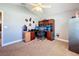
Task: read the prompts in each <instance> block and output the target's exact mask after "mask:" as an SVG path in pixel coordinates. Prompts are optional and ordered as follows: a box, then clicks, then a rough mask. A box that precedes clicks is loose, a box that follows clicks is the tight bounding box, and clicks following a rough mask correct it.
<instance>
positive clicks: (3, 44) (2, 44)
mask: <svg viewBox="0 0 79 59" xmlns="http://www.w3.org/2000/svg"><path fill="white" fill-rule="evenodd" d="M21 41H22V39H20V40H16V41H13V42H9V43H6V44H2V47H4V46H7V45H11V44H14V43H17V42H21Z"/></svg>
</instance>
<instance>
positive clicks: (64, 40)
mask: <svg viewBox="0 0 79 59" xmlns="http://www.w3.org/2000/svg"><path fill="white" fill-rule="evenodd" d="M56 39H57V40H59V41H62V42H66V43H68V42H69V41H68V40H66V39H61V38H56Z"/></svg>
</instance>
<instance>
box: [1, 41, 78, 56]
mask: <svg viewBox="0 0 79 59" xmlns="http://www.w3.org/2000/svg"><path fill="white" fill-rule="evenodd" d="M0 55H6V56H26V55H28V56H78V55H79V54H76V53H74V52H71V51H69V50H68V44H67V43H65V42H61V41H58V40H54V41H49V40H43V41H41V40H39V41H38V40H33V41H31V42H28V43H24V42H19V43H16V44H13V45H9V46H7V47H3V48H1V47H0Z"/></svg>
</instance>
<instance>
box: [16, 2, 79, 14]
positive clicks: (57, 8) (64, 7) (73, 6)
mask: <svg viewBox="0 0 79 59" xmlns="http://www.w3.org/2000/svg"><path fill="white" fill-rule="evenodd" d="M43 4H45V5H51V6H52V7H51V8H44V9H43V12H37V11H32V5H30V4H29V3H20V4H19V3H18V4H17V5H20V6H23V7H25V8H26V10H29V11H30V12H32V13H34V14H36V15H42V14H48V15H54V14H57V13H62V12H65V11H71V10H79V3H43Z"/></svg>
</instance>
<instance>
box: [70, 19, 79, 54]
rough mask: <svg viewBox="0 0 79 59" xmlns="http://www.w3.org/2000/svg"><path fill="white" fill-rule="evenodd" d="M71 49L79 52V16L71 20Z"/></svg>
mask: <svg viewBox="0 0 79 59" xmlns="http://www.w3.org/2000/svg"><path fill="white" fill-rule="evenodd" d="M69 50H71V51H73V52H76V53H79V18H73V19H70V20H69Z"/></svg>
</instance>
